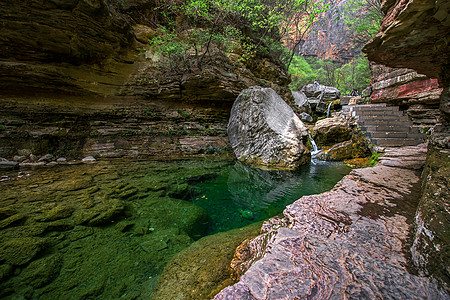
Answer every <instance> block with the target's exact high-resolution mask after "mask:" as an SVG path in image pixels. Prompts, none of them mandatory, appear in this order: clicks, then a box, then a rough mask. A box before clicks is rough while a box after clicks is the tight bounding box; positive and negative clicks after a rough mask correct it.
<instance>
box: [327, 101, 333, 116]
mask: <svg viewBox="0 0 450 300" xmlns="http://www.w3.org/2000/svg"><path fill="white" fill-rule="evenodd" d="M331 104H333V102H330V104H328V108H327V118H329V117H330V109H331Z"/></svg>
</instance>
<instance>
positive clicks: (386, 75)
mask: <svg viewBox="0 0 450 300" xmlns="http://www.w3.org/2000/svg"><path fill="white" fill-rule="evenodd" d="M371 70H372V76H371V77H372V78H371V81H372V90H373V93H372V95H371V97H370V101H371V103H388V104H390V105H399V106H401V107H402V108H403V109H405V110H406V112H407V114H408V115H409V117H410V118H411V120H412V121H413V123H414V124H415V125H434V124H436V121H437V118H438V116H439V96H440V95H441V93H442V88H440V87H439V83H438V80H437V79H431V78H428V77H426V76H425V75H422V74H418V73H417V72H415V71H414V70H410V69H404V68H402V69H396V68H389V67H386V66H383V65H377V64H374V63H372V64H371Z"/></svg>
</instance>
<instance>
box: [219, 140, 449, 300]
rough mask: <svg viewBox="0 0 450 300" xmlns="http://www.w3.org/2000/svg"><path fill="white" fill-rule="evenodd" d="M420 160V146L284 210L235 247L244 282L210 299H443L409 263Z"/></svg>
mask: <svg viewBox="0 0 450 300" xmlns="http://www.w3.org/2000/svg"><path fill="white" fill-rule="evenodd" d="M425 157H426V146H425V145H424V144H422V145H419V146H410V147H405V148H400V149H397V150H392V151H388V152H387V153H386V155H385V156H384V157H383V158H382V159H381V163H379V164H377V165H376V166H375V167H373V168H364V169H355V170H353V171H352V172H351V173H350V174H349V175H347V176H345V177H344V178H343V179H342V180H341V181H340V182H339V183H338V184H337V185H336V186H335V187H334V188H333V189H332V190H331V191H329V192H326V193H323V194H320V195H312V196H304V197H302V198H301V199H299V200H298V201H296V202H294V203H293V204H292V205H289V206H288V207H287V208H286V209H285V210H284V212H283V215H284V217H283V218H280V217H275V218H272V219H270V220H269V221H266V222H265V223H264V224H263V226H262V234H261V235H260V236H258V237H256V238H255V239H253V240H248V241H246V242H244V243H243V244H241V246H240V247H239V248H238V251H237V253H236V255H235V260H234V262H233V263H232V265H233V266H234V268H235V269H236V270H237V271H238V272H241V273H244V274H243V275H242V277H241V278H240V281H239V282H238V283H236V284H235V285H233V286H230V287H227V288H225V289H224V290H222V291H221V292H220V293H219V294H218V295H216V297H215V298H214V299H216V300H222V299H248V300H254V299H258V300H262V299H385V298H388V299H448V298H447V297H448V295H447V294H446V293H445V292H444V291H441V290H440V289H439V288H438V287H437V285H436V284H435V283H434V282H432V281H431V280H430V279H429V278H427V277H421V276H418V275H416V274H415V273H414V270H413V269H412V268H411V265H412V264H411V263H410V254H409V249H410V247H411V242H412V241H411V237H412V224H413V222H414V214H415V211H416V207H417V202H418V199H417V198H418V195H419V193H418V190H419V184H420V169H421V168H422V167H423V165H424V163H425ZM258 259H259V260H258ZM249 266H250V267H249Z"/></svg>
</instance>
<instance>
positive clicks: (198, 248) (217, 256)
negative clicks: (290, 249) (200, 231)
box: [151, 222, 261, 300]
mask: <svg viewBox="0 0 450 300" xmlns="http://www.w3.org/2000/svg"><path fill="white" fill-rule="evenodd" d="M260 227H261V222H258V223H254V224H252V225H249V226H247V227H244V228H238V229H233V230H230V231H226V232H220V233H217V234H214V235H210V236H207V237H204V238H202V239H200V240H198V241H196V242H195V243H193V244H192V245H190V246H189V247H188V248H186V249H184V250H183V251H181V252H180V253H178V254H177V255H176V256H175V257H174V258H173V259H172V260H171V261H170V262H169V263H168V264H167V266H166V267H165V268H164V271H163V273H162V274H161V277H160V279H159V282H158V284H157V286H156V289H155V294H154V295H153V296H152V298H151V299H154V300H158V299H183V300H201V299H202V300H203V299H211V298H212V297H214V295H215V294H216V293H218V292H219V291H220V290H221V289H222V288H224V287H226V286H228V285H230V284H233V283H234V282H235V280H236V278H235V276H234V275H235V274H234V273H233V271H232V269H231V268H230V263H231V260H232V259H233V255H234V252H235V249H236V247H237V246H239V244H241V243H242V242H243V241H244V240H245V239H249V238H253V237H255V236H256V235H258V234H259V229H260Z"/></svg>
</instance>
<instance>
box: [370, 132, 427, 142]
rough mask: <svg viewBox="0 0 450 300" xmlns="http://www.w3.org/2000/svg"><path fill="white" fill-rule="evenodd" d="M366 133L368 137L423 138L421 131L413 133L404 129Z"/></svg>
mask: <svg viewBox="0 0 450 300" xmlns="http://www.w3.org/2000/svg"><path fill="white" fill-rule="evenodd" d="M366 135H367V137H369V138H413V139H419V140H423V139H424V138H425V134H423V133H414V132H406V131H376V132H367V133H366Z"/></svg>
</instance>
